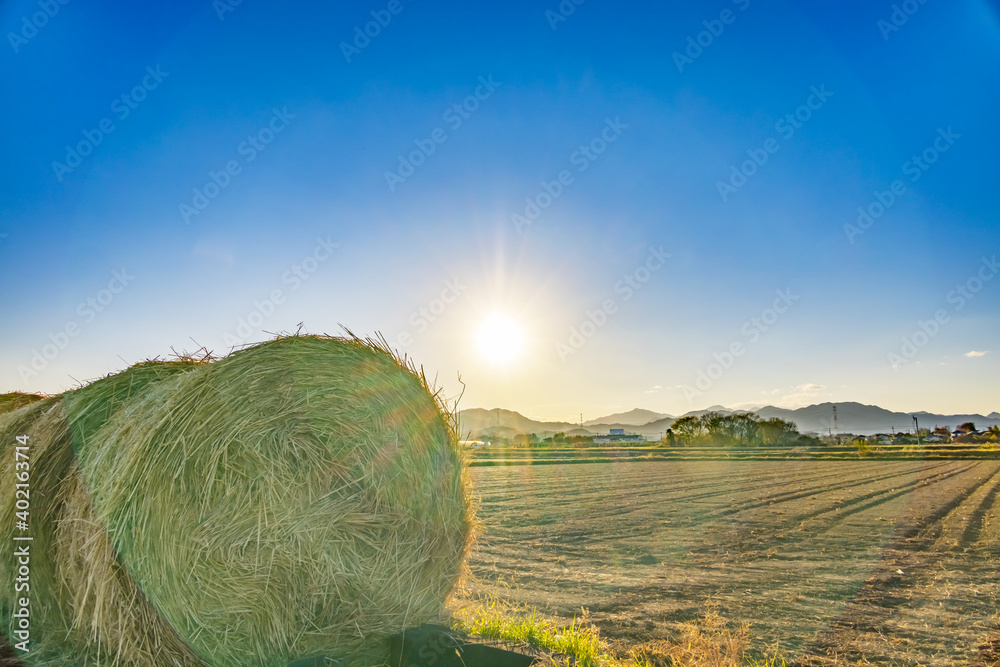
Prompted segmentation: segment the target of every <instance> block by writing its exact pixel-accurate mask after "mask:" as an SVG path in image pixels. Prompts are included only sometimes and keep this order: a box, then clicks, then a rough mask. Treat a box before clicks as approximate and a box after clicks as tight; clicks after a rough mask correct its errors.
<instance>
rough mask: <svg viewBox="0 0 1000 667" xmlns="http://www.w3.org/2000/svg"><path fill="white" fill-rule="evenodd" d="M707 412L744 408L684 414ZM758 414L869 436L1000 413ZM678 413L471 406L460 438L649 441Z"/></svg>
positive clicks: (861, 410)
mask: <svg viewBox="0 0 1000 667" xmlns="http://www.w3.org/2000/svg"><path fill="white" fill-rule="evenodd" d="M834 406H836V408H837V419H836V423H834V418H833V407H834ZM706 412H724V413H732V412H742V411H740V410H731V409H729V408H726V407H724V406H721V405H713V406H711V407H710V408H706V409H704V410H692V411H690V412H687V413H685V414H683V415H681V417H687V416H691V415H694V416H701V415H703V414H705V413H706ZM748 412H755V413H757V414H758V415H760V416H761V417H762V418H764V419H770V418H772V417H780V418H781V419H786V420H788V421H790V422H793V423H795V425H796V426H798V428H799V431H801V432H802V433H820V434H824V435H825V434H827V433H832V432H834V430H836V431H837V432H839V433H856V434H860V435H870V434H872V433H891V432H893V431H894V430H895V431H907V430H912V429H913V417H914V415H915V416H916V417H917V419H918V421H919V424H920V427H921V428H934V427H936V426H948V427H950V428H951V429H955V428H956V427H957V426H958V425H959V424H963V423H965V422H973V423H974V424H975V425H976V428H978V429H986V428H989V427H990V426H1000V413H998V412H991V413H990V414H989V415H988V416H984V415H979V414H960V415H941V414H934V413H930V412H892V411H890V410H886V409H885V408H881V407H879V406H877V405H864V404H862V403H855V402H845V403H819V404H816V405H808V406H806V407H803V408H797V409H794V410H790V409H787V408H776V407H774V406H770V405H768V406H765V407H762V408H759V409H757V410H749V411H748ZM646 417H653V419H652V420H650V421H647V422H646V423H636V422H637V421H639V420H641V419H644V418H646ZM677 419H679V417H673V416H671V415H668V414H663V413H657V412H653V411H652V410H644V409H641V408H636V409H634V410H630V411H628V412H619V413H615V414H613V415H607V416H606V417H600V418H598V419H592V420H590V421H587V422H584V427H583V428H581V427H580V425H579V424H574V423H571V422H545V421H536V420H534V419H530V418H528V417H525V416H524V415H522V414H521V413H519V412H514V411H513V410H504V409H501V408H493V409H490V410H487V409H484V408H470V409H467V410H462V411H460V412H459V413H458V422H459V423H458V428H459V432H460V435H461V437H463V438H465V437H473V438H478V437H483V436H490V435H502V436H506V437H511V436H513V435H517V434H518V433H535V434H536V435H539V436H546V437H547V436H550V435H552V434H554V433H567V434H569V435H599V434H606V433H607V432H608V431H609V430H610V429H613V428H621V429H625V431H626V432H628V433H641V434H642V435H644V436H646V437H647V438H650V439H659V438H661V437H663V434H664V433H665V432H666V430H667V429H668V428H670V427H671V425H673V423H674V422H675V421H676V420H677Z"/></svg>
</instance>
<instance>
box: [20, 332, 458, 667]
mask: <svg viewBox="0 0 1000 667" xmlns="http://www.w3.org/2000/svg"><path fill="white" fill-rule="evenodd" d="M21 403H22V404H19V405H18V406H15V407H13V408H12V409H9V410H7V411H6V412H4V408H3V405H5V404H4V403H0V448H2V450H3V459H2V461H0V475H2V479H3V485H2V490H0V498H2V507H0V512H2V518H0V533H2V534H0V539H2V540H3V543H4V545H5V546H4V548H5V549H7V555H6V556H5V557H4V558H2V559H0V568H2V572H0V576H2V577H3V578H4V581H8V582H13V581H14V580H15V578H16V577H17V568H18V564H17V560H16V559H15V557H14V555H13V551H14V549H15V548H16V547H15V546H14V545H20V544H25V543H27V544H29V545H30V554H31V555H30V586H31V588H30V604H29V605H28V608H29V611H30V617H29V618H30V644H29V648H30V651H29V652H28V653H26V654H23V653H22V652H20V651H17V654H18V656H19V657H20V659H21V660H22V661H23V662H25V664H28V665H67V666H68V665H74V666H78V665H156V666H158V667H159V666H162V665H185V666H186V665H191V666H195V665H276V666H278V665H280V666H284V665H287V664H288V663H291V662H294V661H296V660H301V659H304V658H305V659H308V658H311V657H318V656H327V657H330V658H334V659H337V660H341V661H345V662H349V663H350V664H380V663H382V662H384V661H385V659H386V658H387V657H388V653H387V652H388V648H387V647H388V644H387V641H386V639H387V638H388V637H389V636H391V635H394V634H396V633H399V632H401V631H403V630H404V629H406V628H409V627H413V626H416V625H420V624H423V623H434V622H442V621H443V620H445V619H446V617H447V614H446V612H445V602H446V600H447V598H448V596H449V595H450V594H451V592H452V591H453V590H454V588H455V586H456V584H457V583H458V580H459V578H460V576H461V573H462V569H463V567H464V562H465V556H466V553H467V550H468V546H469V541H470V533H471V528H472V516H471V508H470V498H469V487H468V482H467V478H466V473H465V467H464V462H463V460H462V458H461V456H462V454H461V452H460V451H459V448H458V446H457V439H456V436H455V432H454V430H453V428H452V425H451V422H450V419H449V417H448V415H447V414H446V412H445V411H444V410H443V409H442V406H441V404H440V403H439V401H438V400H437V398H436V396H435V395H434V394H432V392H431V391H430V390H429V388H428V386H427V383H426V381H425V380H424V378H423V376H422V375H421V374H419V373H416V372H415V371H414V370H413V369H412V368H411V367H408V366H407V365H406V364H405V363H403V362H401V361H400V360H399V359H397V358H396V357H394V356H393V355H392V354H391V353H390V352H389V351H388V350H387V349H385V347H384V346H383V345H380V344H377V343H375V342H372V341H370V340H369V341H362V340H359V339H356V338H353V337H351V338H329V337H318V336H293V337H287V338H279V339H276V340H273V341H270V342H267V343H264V344H261V345H258V346H255V347H251V348H247V349H245V350H241V351H239V352H236V353H233V354H231V355H230V356H228V357H226V358H224V359H221V360H219V361H211V362H208V361H205V362H196V361H190V360H186V361H169V362H164V361H153V362H145V363H143V364H137V365H136V366H133V367H132V368H130V369H128V370H126V371H124V372H122V373H119V374H117V375H113V376H109V377H107V378H104V379H101V380H98V381H96V382H94V383H92V384H90V385H88V386H86V387H83V388H80V389H76V390H73V391H70V392H67V393H65V394H62V395H59V396H53V397H36V398H35V400H25V399H21ZM9 404H13V401H11V402H10V403H9ZM19 435H27V436H29V440H28V442H29V449H28V450H27V453H28V455H29V459H30V518H29V521H28V526H29V528H28V530H27V531H25V530H22V529H20V528H19V527H18V525H17V521H18V519H17V518H16V515H15V512H16V511H17V507H16V500H17V499H16V498H15V493H14V491H15V481H16V477H15V475H16V473H17V472H18V469H17V468H16V462H15V454H14V447H15V446H16V445H17V442H16V437H17V436H19ZM22 468H23V466H22ZM28 535H30V536H31V537H32V540H31V541H30V542H24V541H21V542H15V540H14V537H15V536H22V537H23V536H28ZM22 595H25V593H16V592H15V591H14V586H13V585H11V586H5V587H4V589H3V594H2V599H0V615H2V622H3V627H4V628H5V630H6V637H7V640H8V642H9V643H10V644H14V643H16V642H17V641H18V636H17V635H16V634H15V633H16V631H17V630H18V627H19V622H20V619H18V618H15V617H14V614H15V611H16V610H18V609H19V608H20V607H19V604H18V603H19V600H18V598H19V597H20V596H22Z"/></svg>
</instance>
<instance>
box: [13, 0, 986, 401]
mask: <svg viewBox="0 0 1000 667" xmlns="http://www.w3.org/2000/svg"><path fill="white" fill-rule="evenodd" d="M651 4H652V3H640V2H623V3H607V2H602V1H601V0H587V1H586V2H584V3H582V4H580V5H575V4H573V3H572V2H571V1H569V0H567V2H564V3H563V5H562V12H563V13H562V14H559V12H560V5H559V3H558V2H555V1H554V0H550V1H548V2H543V1H539V2H510V3H505V4H503V5H495V6H489V7H479V6H468V5H467V4H461V3H457V2H437V3H428V2H420V1H419V0H418V1H416V2H413V1H412V0H399V1H398V2H395V3H390V2H388V1H385V2H382V1H381V0H380V1H378V2H365V3H350V4H348V5H346V6H343V5H342V6H337V7H330V6H327V5H326V4H325V3H308V2H299V3H276V2H264V1H255V0H243V2H241V3H239V4H238V5H235V6H230V5H228V4H223V2H222V0H220V1H219V2H216V3H212V2H198V3H193V2H178V3H173V4H171V5H169V6H168V5H166V4H165V3H164V5H163V6H152V7H150V6H144V5H138V6H134V5H130V6H124V5H121V4H120V3H109V2H93V3H80V2H68V3H67V4H59V3H58V2H57V0H53V2H52V4H51V5H49V4H46V2H45V0H42V2H41V3H38V2H37V1H36V2H6V3H3V4H2V5H0V30H2V32H3V35H4V37H5V39H4V44H3V45H0V76H2V80H3V87H2V90H3V101H2V104H0V121H2V123H0V183H2V189H0V235H4V236H2V237H0V282H2V285H3V287H4V289H3V291H2V295H3V297H2V300H0V313H2V315H0V317H2V318H3V322H4V326H3V327H2V329H0V391H11V390H27V391H44V392H57V391H61V390H63V389H66V388H69V387H72V386H75V385H76V383H77V382H78V381H85V380H87V379H90V378H94V377H98V376H100V375H102V374H105V373H107V372H112V371H115V370H119V369H121V368H123V367H125V366H126V365H127V364H130V363H134V362H135V361H138V360H141V359H145V358H148V357H153V356H157V355H160V356H165V355H169V354H170V353H171V350H172V349H174V350H193V349H195V348H197V347H198V346H202V345H203V346H206V347H207V348H209V349H212V350H214V351H215V352H217V353H219V352H225V351H226V350H228V349H229V348H230V347H231V346H232V345H233V344H238V343H243V342H252V341H257V340H263V339H266V338H267V337H268V335H269V333H268V332H278V331H294V330H295V329H296V328H297V327H298V324H299V323H300V322H302V323H304V324H303V327H304V330H306V331H310V332H315V333H324V332H325V333H337V332H338V331H339V330H340V329H339V325H341V324H343V325H345V326H347V327H349V328H350V329H351V330H353V331H355V332H356V333H359V334H372V333H375V332H381V333H382V334H383V335H384V336H385V337H386V338H387V339H388V340H389V341H390V342H391V343H392V344H393V345H394V346H395V347H397V348H398V349H399V350H400V351H401V352H405V353H407V354H408V355H410V356H412V357H413V358H414V359H415V360H416V362H417V363H419V364H423V366H424V368H425V369H426V370H427V372H428V374H430V375H434V374H438V377H439V383H440V384H441V385H442V386H443V387H444V388H445V393H446V394H447V395H449V396H455V395H457V394H458V393H459V391H460V390H461V386H460V385H459V384H458V381H457V375H458V374H459V373H460V374H461V377H462V380H463V381H464V382H465V384H466V391H465V395H464V397H463V399H462V403H461V407H493V406H502V407H507V408H511V409H515V410H519V411H521V412H523V413H525V414H527V415H529V416H532V417H536V418H550V419H575V418H578V415H579V413H581V412H582V413H583V414H584V418H585V419H589V418H592V417H596V416H599V415H601V414H606V413H609V412H614V411H618V410H621V409H629V408H632V407H637V406H638V407H646V408H649V409H653V410H658V411H662V412H670V413H673V414H679V413H683V412H685V411H687V410H691V409H696V408H702V407H705V406H708V405H711V404H720V403H721V404H725V405H730V406H736V405H763V404H768V403H771V404H778V405H786V406H796V405H803V404H808V403H814V402H820V401H824V400H831V401H848V400H857V401H861V402H866V403H877V404H879V405H882V406H884V407H887V408H891V409H898V410H913V411H915V410H929V411H937V412H957V411H979V412H984V413H988V412H990V411H993V410H1000V396H998V393H997V390H996V384H995V378H996V377H997V375H998V370H1000V362H998V356H1000V337H998V332H1000V308H998V306H1000V279H997V280H993V277H994V274H995V273H997V271H998V269H997V268H996V267H995V260H994V259H993V258H994V257H995V256H996V254H997V253H998V251H1000V225H998V224H997V223H998V212H1000V188H997V187H996V183H997V180H998V176H1000V169H998V167H997V155H998V150H997V149H998V148H1000V125H998V123H997V122H996V117H997V108H998V103H1000V86H998V84H1000V48H998V47H1000V9H998V7H997V5H995V4H991V3H989V2H987V1H986V0H959V1H957V2H953V3H942V2H934V1H933V0H930V1H928V2H926V3H925V4H919V2H917V1H916V0H913V1H912V2H911V3H909V4H906V3H903V4H906V6H905V7H902V6H900V4H899V3H897V6H899V7H900V9H899V11H896V14H895V16H894V11H895V10H894V7H893V3H889V2H887V3H878V2H825V1H824V2H808V3H807V2H800V3H792V2H772V3H763V2H759V1H758V0H749V1H748V0H739V1H738V2H732V1H729V0H727V1H725V2H723V1H718V2H699V3H680V2H667V3H657V4H656V6H655V7H653V6H650V5H651ZM570 8H572V13H570V12H569V9H570ZM904 9H908V10H909V11H910V13H906V12H904V11H903V10H904ZM228 10H231V11H228ZM45 12H48V14H50V15H51V16H49V15H46V14H45ZM373 12H374V14H373ZM554 16H558V18H559V19H565V20H558V19H554V18H553V17H554ZM379 19H381V20H382V22H383V23H384V24H385V25H384V26H382V25H379V26H376V24H375V23H371V22H372V21H376V20H379ZM904 19H905V21H904ZM880 22H881V23H880ZM366 27H367V29H368V30H369V32H370V33H371V34H374V36H373V37H369V38H367V41H364V38H361V39H358V41H357V42H355V41H354V40H355V39H356V36H357V33H358V31H360V32H362V33H363V31H364V30H365V29H366ZM376 33H377V34H376ZM689 38H690V39H689ZM699 41H700V42H701V45H700V46H699V45H698V43H699ZM344 44H349V45H353V49H352V48H347V47H345V46H344ZM692 44H694V45H695V46H692ZM345 52H346V55H345ZM678 54H679V55H678ZM477 93H478V97H477ZM123 96H124V98H123ZM456 105H458V107H457V108H456ZM796 114H798V118H797V119H796ZM789 115H791V119H788V118H786V117H787V116H789ZM102 128H103V130H107V129H109V128H110V130H111V131H110V132H106V131H103V130H102ZM935 142H937V143H936V144H935ZM421 147H422V148H421ZM431 149H433V150H431ZM581 149H583V150H581ZM415 151H416V153H415ZM925 151H926V155H925ZM79 153H87V155H79V157H78V158H77V157H75V155H78V154H79ZM914 156H916V157H917V158H918V160H920V163H919V164H917V163H915V162H914V161H913V160H912V158H913V157H914ZM921 156H924V157H921ZM755 157H756V160H757V162H756V163H755V162H753V160H754V159H755ZM411 158H412V159H411ZM765 158H766V159H765ZM401 159H402V160H404V162H406V163H408V164H409V165H410V166H412V173H411V172H410V167H409V166H407V165H406V164H404V165H403V166H402V167H401V163H400V160H401ZM925 159H926V160H929V162H924V160H925ZM77 160H78V161H77ZM930 160H932V162H930ZM748 161H749V162H748ZM415 162H417V163H419V164H418V165H415V166H414V165H413V163H415ZM227 170H228V171H227ZM734 170H736V171H737V172H738V171H739V170H742V171H743V172H744V173H743V174H738V175H736V176H733V173H734ZM387 173H388V174H395V175H394V176H393V175H390V176H388V177H387ZM746 174H749V175H746ZM560 177H562V178H563V179H564V182H563V183H560ZM213 180H214V182H213ZM894 181H898V182H897V183H896V189H897V193H893V183H894ZM727 185H728V187H727ZM546 188H547V190H546ZM553 193H554V194H555V196H552V195H553ZM209 195H211V197H210V196H209ZM879 199H881V200H882V201H881V202H879ZM526 200H528V201H526ZM531 200H534V201H536V202H537V204H542V205H543V206H539V210H538V212H537V213H538V214H537V216H535V215H534V213H535V211H533V210H532V209H531V208H530V201H531ZM890 200H891V203H890ZM199 207H200V208H199ZM859 207H861V208H862V209H867V210H869V211H871V212H872V213H875V214H878V213H880V215H877V216H873V217H872V218H871V222H870V224H869V223H867V222H866V223H865V224H866V225H867V227H866V228H862V227H860V226H858V225H857V219H858V216H859V213H858V209H859ZM529 214H530V215H529ZM515 216H521V217H515ZM528 217H533V219H531V220H530V224H527V222H528ZM845 225H848V226H847V227H846V228H845ZM850 225H854V227H851V226H850ZM116 272H117V273H116ZM88 300H90V301H88ZM494 317H500V318H502V320H501V321H503V322H506V324H503V325H501V324H495V325H494V326H493V327H492V330H493V332H494V333H496V330H497V329H503V327H509V328H510V334H509V335H506V334H504V333H503V332H501V335H500V336H499V340H498V341H494V342H493V343H491V344H490V345H493V346H495V347H496V346H501V347H502V346H503V345H505V344H509V343H510V339H513V338H516V337H520V339H521V340H522V341H523V344H522V346H521V348H520V350H511V351H509V354H508V355H507V356H506V357H504V358H506V359H507V361H506V362H503V363H500V362H499V361H498V358H500V357H502V356H504V355H496V354H491V352H490V348H489V347H487V349H486V350H485V352H484V350H483V345H484V343H483V338H484V336H486V337H487V338H489V337H488V334H489V331H486V333H484V324H483V323H484V322H493V321H494V320H493V319H491V318H494ZM487 329H489V327H487ZM490 340H492V339H490Z"/></svg>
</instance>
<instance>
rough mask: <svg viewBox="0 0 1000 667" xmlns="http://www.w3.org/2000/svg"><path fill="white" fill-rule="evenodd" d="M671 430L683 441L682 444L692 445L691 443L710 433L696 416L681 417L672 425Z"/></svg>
mask: <svg viewBox="0 0 1000 667" xmlns="http://www.w3.org/2000/svg"><path fill="white" fill-rule="evenodd" d="M670 428H671V429H672V430H673V432H674V435H676V436H677V438H678V439H679V440H681V441H682V444H690V443H691V441H693V440H695V439H697V438H700V437H703V436H705V435H707V433H708V431H707V430H706V429H705V425H704V424H703V423H702V421H701V418H700V417H695V416H694V415H688V416H687V417H681V418H680V419H678V420H677V421H675V422H674V423H673V424H671V426H670Z"/></svg>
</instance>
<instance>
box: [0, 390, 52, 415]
mask: <svg viewBox="0 0 1000 667" xmlns="http://www.w3.org/2000/svg"><path fill="white" fill-rule="evenodd" d="M44 399H45V397H44V396H39V395H38V394H25V393H22V392H20V391H14V392H11V393H9V394H0V415H2V414H3V413H5V412H12V411H14V410H17V409H18V408H23V407H24V406H26V405H31V404H32V403H35V402H37V401H41V400H44Z"/></svg>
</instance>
